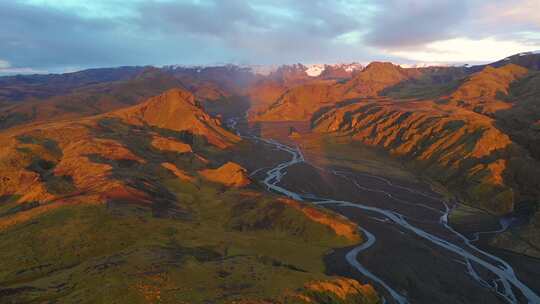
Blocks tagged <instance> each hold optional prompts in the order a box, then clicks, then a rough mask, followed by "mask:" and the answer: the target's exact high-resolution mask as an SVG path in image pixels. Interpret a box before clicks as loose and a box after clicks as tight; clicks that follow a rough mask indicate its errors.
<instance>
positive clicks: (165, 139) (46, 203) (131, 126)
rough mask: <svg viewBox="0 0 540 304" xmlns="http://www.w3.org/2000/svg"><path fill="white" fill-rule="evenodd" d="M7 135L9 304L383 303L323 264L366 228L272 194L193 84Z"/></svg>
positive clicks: (1, 158)
mask: <svg viewBox="0 0 540 304" xmlns="http://www.w3.org/2000/svg"><path fill="white" fill-rule="evenodd" d="M0 144H2V147H3V148H2V150H1V151H0V168H1V170H0V231H1V234H0V240H1V241H2V243H3V244H4V250H2V252H1V253H0V258H1V259H2V260H3V261H4V266H5V267H3V271H2V274H1V275H0V282H1V285H2V287H1V288H0V299H1V302H6V303H30V302H34V301H42V300H43V299H48V300H52V301H59V302H63V303H96V302H106V303H109V302H129V303H148V302H159V301H164V302H167V303H174V302H177V301H192V300H193V299H200V300H201V301H203V302H206V301H210V302H215V303H229V302H231V301H245V302H246V303H254V302H258V301H270V300H271V301H275V302H277V301H279V302H282V303H298V302H299V301H300V302H301V303H324V302H322V300H321V299H324V298H326V297H328V296H330V297H332V298H336V299H338V303H339V302H341V303H352V302H354V303H378V301H379V298H378V296H377V294H376V293H375V291H374V289H373V288H372V287H371V286H369V285H361V284H359V283H358V282H356V281H354V280H351V279H344V278H339V277H332V276H328V275H326V274H325V273H324V265H323V264H322V259H323V256H324V255H325V254H326V252H327V251H329V250H330V249H331V248H337V247H343V246H350V245H352V244H355V243H358V242H361V236H360V235H359V234H358V232H357V227H356V225H355V224H354V223H352V222H350V221H348V220H346V219H344V218H342V217H339V216H337V215H336V214H334V213H333V212H330V211H327V210H324V209H321V208H318V207H314V206H310V205H307V204H305V203H301V202H294V201H291V200H287V199H283V198H278V197H276V196H275V195H270V194H267V193H265V192H262V191H261V189H260V188H259V187H258V186H257V185H254V184H252V183H251V180H250V178H249V177H248V176H247V174H246V169H244V168H243V167H242V166H241V165H239V164H238V163H235V162H233V160H232V158H233V156H235V155H237V154H238V153H241V154H242V155H247V156H249V155H250V154H251V153H252V152H251V151H254V150H256V148H255V147H253V146H251V143H249V142H243V141H241V139H240V138H239V137H237V136H236V135H234V134H232V133H230V132H229V131H227V130H226V129H224V128H223V127H222V126H221V124H220V122H219V121H217V120H216V119H213V118H211V117H210V116H208V114H206V113H205V112H204V110H203V109H202V108H201V106H200V102H199V101H197V99H196V97H195V96H194V95H193V94H192V93H190V92H187V91H185V90H183V89H172V90H168V91H166V92H164V93H162V94H160V95H158V96H155V97H152V98H149V99H147V100H146V101H143V102H142V103H140V104H137V105H134V106H130V107H126V108H122V109H119V110H115V111H111V112H107V113H103V114H99V115H95V116H87V117H83V118H75V119H64V120H59V121H48V122H40V123H32V124H26V125H21V126H19V127H16V128H11V129H8V130H4V131H2V132H0ZM242 151H243V152H242ZM247 158H249V157H247ZM231 181H232V182H233V183H234V187H231V184H229V182H231ZM36 244H40V245H39V246H37V247H36V246H35V245H36ZM23 252H24V257H25V258H24V259H21V258H20V257H21V253H23ZM127 274H129V275H127ZM104 284H105V285H104ZM179 286H181V287H180V289H179ZM231 291H234V292H231Z"/></svg>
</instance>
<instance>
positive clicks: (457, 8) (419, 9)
mask: <svg viewBox="0 0 540 304" xmlns="http://www.w3.org/2000/svg"><path fill="white" fill-rule="evenodd" d="M470 3H471V1H468V0H439V1H430V0H426V1H424V0H407V1H402V0H382V1H380V3H379V7H378V10H377V13H376V15H375V16H374V17H373V19H372V28H371V30H370V31H369V33H368V34H367V36H366V42H368V43H370V44H372V45H374V46H378V47H383V48H408V47H417V46H421V45H423V44H425V43H429V42H432V41H437V40H443V39H447V38H453V37H456V36H458V35H460V34H461V35H462V34H463V33H459V32H458V31H457V29H458V28H459V25H460V24H461V23H462V22H464V21H465V20H467V18H468V15H469V13H470V11H469V9H470V7H469V5H470Z"/></svg>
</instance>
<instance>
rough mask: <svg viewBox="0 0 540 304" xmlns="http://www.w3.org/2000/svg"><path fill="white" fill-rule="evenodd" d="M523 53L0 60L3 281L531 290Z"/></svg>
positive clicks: (531, 141) (331, 290)
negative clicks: (404, 59) (30, 69)
mask: <svg viewBox="0 0 540 304" xmlns="http://www.w3.org/2000/svg"><path fill="white" fill-rule="evenodd" d="M527 56H530V57H531V58H530V59H529V60H528V61H525V62H522V60H523V59H522V58H523V57H524V56H519V57H515V58H514V57H509V58H514V59H509V60H506V61H505V64H499V63H497V62H495V63H493V65H487V66H483V67H477V66H473V67H427V68H404V67H401V66H397V65H394V64H392V63H385V62H374V63H371V64H368V65H366V66H365V67H364V66H359V65H354V67H355V70H345V66H344V65H343V66H342V65H335V66H331V65H326V66H324V71H326V72H324V71H319V70H318V69H322V67H320V66H316V67H307V66H304V65H301V64H297V65H290V66H282V67H279V68H277V69H275V70H274V71H272V72H270V73H268V74H257V73H256V72H254V70H252V69H251V68H249V67H240V66H232V65H227V66H219V67H181V66H167V67H162V68H154V67H134V68H120V69H119V70H118V71H114V72H111V70H109V69H105V70H90V71H87V72H85V71H82V72H78V73H76V74H74V75H63V76H51V77H52V78H51V79H49V80H47V78H46V77H44V76H40V77H38V78H36V79H33V78H32V77H31V76H26V77H20V78H9V77H8V78H4V79H1V81H0V84H1V83H2V81H3V82H5V83H9V86H8V85H6V87H9V90H7V91H6V92H7V93H5V94H4V95H2V96H1V97H0V98H2V100H1V101H2V103H1V104H0V110H1V111H2V112H1V115H0V129H1V131H0V144H1V145H2V147H3V148H2V150H1V152H0V168H1V169H2V173H1V174H0V240H1V241H2V242H3V244H6V245H7V248H9V249H8V250H5V252H3V253H2V255H1V256H0V258H2V260H3V261H4V267H3V268H2V269H3V271H2V272H0V299H1V300H2V301H6V302H7V303H34V302H45V303H49V302H50V303H55V302H65V303H95V302H120V303H123V302H122V301H124V302H125V301H129V302H130V303H261V304H262V303H265V304H266V303H279V304H287V303H320V304H323V303H397V304H403V303H421V304H422V303H537V302H540V298H539V293H538V291H539V290H540V285H538V277H540V260H539V257H540V249H539V248H540V245H539V243H538V240H539V239H538V235H539V234H538V232H539V231H540V226H538V223H539V221H538V217H539V212H538V202H539V198H540V192H539V191H538V189H540V187H539V186H540V165H539V161H540V160H539V159H538V156H537V151H538V147H537V146H538V145H537V137H538V136H537V135H538V134H536V133H537V128H536V124H537V122H538V120H539V119H540V116H539V115H540V111H539V110H538V109H540V108H538V94H537V93H538V92H537V89H536V85H537V80H538V77H537V76H538V71H537V70H536V69H537V67H536V66H535V62H536V61H535V60H537V57H540V56H539V55H538V54H530V55H526V56H525V57H527ZM538 60H540V59H538ZM315 68H316V69H315ZM113 70H114V69H113ZM315 71H316V72H315ZM319 72H320V73H319ZM103 75H106V77H105V76H103ZM100 79H101V80H100ZM68 80H69V81H68ZM49 81H50V87H48V86H47V83H48V82H49ZM29 87H32V88H33V89H34V90H35V91H34V90H29ZM19 91H21V92H26V93H25V94H20V93H17V92H19ZM13 92H15V93H13ZM516 121H518V122H519V123H518V122H516ZM21 252H24V254H23V255H21V254H20V253H21ZM103 278H106V279H103ZM83 282H85V283H84V284H83ZM104 282H105V285H104V286H105V287H103V288H102V289H100V287H99V286H102V284H104ZM97 289H99V290H100V291H99V292H96V290H97ZM47 301H49V302H47Z"/></svg>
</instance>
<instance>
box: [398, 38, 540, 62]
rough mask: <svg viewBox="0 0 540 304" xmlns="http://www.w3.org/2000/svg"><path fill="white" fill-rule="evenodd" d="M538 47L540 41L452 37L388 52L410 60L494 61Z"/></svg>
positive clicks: (537, 48)
mask: <svg viewBox="0 0 540 304" xmlns="http://www.w3.org/2000/svg"><path fill="white" fill-rule="evenodd" d="M539 49H540V43H538V44H534V45H529V44H523V43H520V42H516V41H505V40H497V39H495V38H492V37H490V38H484V39H479V40H472V39H467V38H454V39H448V40H441V41H436V42H432V43H429V44H427V45H426V46H425V48H423V49H421V50H403V51H400V50H396V51H390V54H391V55H394V56H396V57H401V58H406V59H409V60H412V61H436V62H446V63H453V62H455V63H467V62H469V63H472V62H487V61H496V60H499V59H502V58H505V57H506V56H508V55H512V54H516V53H520V52H524V51H534V50H539ZM486 50H489V52H486Z"/></svg>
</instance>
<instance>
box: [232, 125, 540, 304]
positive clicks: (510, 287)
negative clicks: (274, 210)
mask: <svg viewBox="0 0 540 304" xmlns="http://www.w3.org/2000/svg"><path fill="white" fill-rule="evenodd" d="M227 123H228V125H229V127H230V128H233V129H236V123H237V122H236V120H235V119H229V120H228V122H227ZM237 134H239V135H240V133H239V132H238V131H237ZM242 136H243V137H244V138H246V139H250V140H255V141H260V142H263V143H264V144H266V145H268V146H270V147H272V148H274V149H277V150H280V151H283V152H286V153H288V154H289V155H290V159H289V160H287V161H284V162H282V163H279V164H277V165H275V166H274V167H271V168H260V169H258V170H257V171H259V172H264V174H265V177H264V179H263V180H262V183H263V184H264V185H265V186H266V187H267V189H268V190H269V191H272V192H275V193H279V194H282V195H285V196H287V197H289V198H291V199H295V200H298V201H305V202H309V203H312V204H315V205H319V206H335V207H347V208H356V209H360V210H362V211H363V212H365V213H368V214H370V215H373V216H375V217H376V219H377V220H378V221H379V222H382V223H385V224H388V225H397V226H399V227H400V229H401V231H403V232H405V233H410V234H413V235H415V236H417V237H418V238H421V239H423V240H425V241H427V242H429V243H431V244H433V245H435V246H437V247H439V248H442V249H443V250H445V251H447V252H449V253H451V254H454V255H455V256H457V257H459V258H460V261H457V262H458V263H459V264H461V265H463V266H464V267H463V269H465V271H466V272H467V274H468V275H469V276H470V277H471V278H472V279H473V280H474V281H476V282H477V283H478V286H479V288H485V289H488V290H490V291H491V292H493V293H495V294H496V295H498V296H499V297H500V298H502V299H504V300H505V301H506V302H507V303H512V304H514V303H532V304H534V303H540V297H539V296H538V294H537V293H536V292H535V291H533V290H532V289H531V288H529V287H528V286H527V285H526V284H525V283H523V282H522V281H521V280H520V279H519V278H518V277H517V275H516V273H515V271H514V269H513V268H512V266H510V265H509V264H508V263H507V262H506V261H504V260H503V259H501V258H499V257H497V256H495V255H493V254H490V253H488V252H486V251H484V250H482V249H480V248H478V247H477V246H475V245H474V244H473V242H474V241H475V240H477V239H478V237H479V235H480V234H481V232H480V233H476V234H475V236H474V238H473V239H469V238H467V237H466V236H465V235H462V234H460V233H459V232H457V231H456V230H455V229H453V228H452V227H451V226H450V225H449V224H448V215H449V213H450V212H451V211H452V208H451V207H450V206H448V204H447V203H446V202H444V201H442V200H441V199H438V198H434V197H432V196H429V195H428V194H425V193H422V192H419V191H418V190H415V189H412V188H408V187H405V186H402V185H394V184H393V183H392V182H391V181H390V180H388V179H385V178H382V177H379V176H371V175H370V174H367V173H361V174H362V175H365V176H366V177H368V178H373V179H378V180H380V181H383V182H385V183H386V184H387V185H388V186H390V187H392V188H395V189H396V190H398V189H399V190H400V191H409V192H411V193H415V194H417V195H421V196H425V197H426V199H427V198H429V199H432V200H433V199H437V200H438V201H440V202H441V204H442V206H444V209H442V210H439V209H437V208H434V207H432V206H429V205H428V204H422V203H412V202H408V201H405V200H402V199H398V198H395V197H393V194H392V193H390V192H388V191H385V190H381V189H373V188H369V187H366V186H365V185H362V184H360V183H359V182H358V181H357V180H355V178H354V177H351V176H350V175H351V174H349V173H348V172H343V171H336V170H325V169H323V168H318V167H315V166H313V167H314V168H316V169H317V170H325V171H327V172H330V173H331V174H333V175H334V176H336V177H339V178H341V179H344V180H346V181H348V182H350V183H352V184H353V185H354V186H355V187H356V188H357V189H358V190H359V191H373V192H378V193H379V194H383V195H385V196H387V197H390V198H393V199H394V200H396V201H400V203H403V204H408V205H414V206H415V208H424V209H428V210H430V212H436V213H438V214H440V217H439V218H438V223H435V224H437V225H439V227H440V228H441V229H444V230H445V231H446V232H447V235H451V236H453V238H450V237H446V238H445V237H444V236H440V235H435V234H434V233H430V232H428V231H426V230H424V229H422V228H420V227H419V226H418V225H415V224H413V223H411V222H412V221H410V220H408V217H407V216H405V215H404V214H401V213H399V212H398V211H396V210H391V209H384V208H379V207H374V206H369V205H364V204H361V203H358V202H350V201H344V200H336V199H333V198H323V197H318V196H316V195H313V194H301V193H297V192H295V191H293V190H291V189H287V188H285V187H284V186H281V185H280V182H281V181H282V178H283V177H284V176H285V175H286V174H287V169H288V168H289V167H291V166H293V165H297V164H301V163H304V164H306V165H310V164H309V163H307V162H306V160H305V159H304V156H303V154H302V152H301V150H300V148H299V147H291V146H288V145H285V144H283V143H280V142H278V141H276V140H273V139H267V138H260V137H257V136H254V135H242ZM254 173H255V172H253V173H252V175H253V174H254ZM341 214H342V215H344V216H345V217H347V214H346V213H343V212H341ZM506 227H507V224H506V223H502V222H501V229H500V230H497V231H491V232H485V233H497V232H501V231H504V230H505V229H506ZM359 230H360V232H361V233H362V234H363V236H364V240H365V241H364V242H363V243H362V244H360V245H358V246H356V247H354V248H353V249H351V250H350V251H349V252H348V253H347V254H346V256H345V258H346V260H347V263H348V264H349V265H350V266H351V267H353V268H354V269H356V270H357V271H359V272H360V273H361V274H362V275H364V276H365V277H367V278H368V279H369V280H371V281H372V282H373V283H374V284H376V285H378V286H379V287H380V288H382V289H384V291H385V293H386V294H387V295H388V297H389V299H388V300H389V301H390V302H393V303H399V304H405V303H410V301H409V299H408V298H407V296H406V295H404V294H401V293H400V292H398V291H397V290H395V289H394V288H393V287H392V286H390V284H388V283H387V282H385V281H384V280H383V279H382V278H380V277H379V276H377V274H375V273H373V272H371V271H370V270H368V269H367V268H366V267H365V266H364V265H362V264H361V263H360V262H359V260H358V257H359V255H360V254H361V253H362V252H363V251H366V250H368V249H369V248H371V247H372V246H373V245H374V244H375V243H376V242H377V237H376V236H375V235H374V234H373V233H372V232H370V231H368V230H367V229H365V228H363V227H359ZM456 269H457V268H456ZM456 271H457V270H456ZM383 302H386V299H384V301H383Z"/></svg>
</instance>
